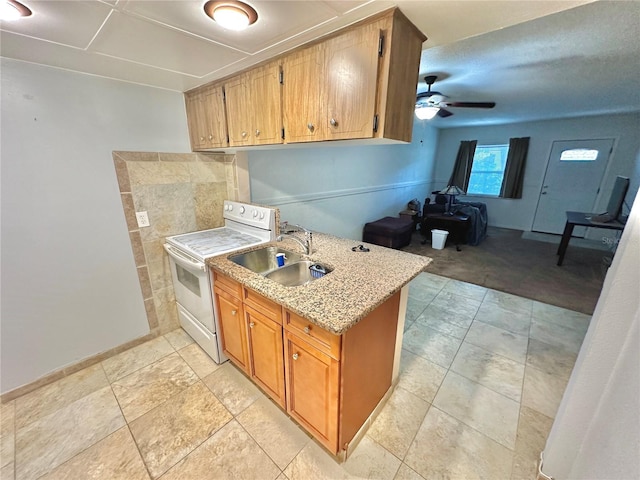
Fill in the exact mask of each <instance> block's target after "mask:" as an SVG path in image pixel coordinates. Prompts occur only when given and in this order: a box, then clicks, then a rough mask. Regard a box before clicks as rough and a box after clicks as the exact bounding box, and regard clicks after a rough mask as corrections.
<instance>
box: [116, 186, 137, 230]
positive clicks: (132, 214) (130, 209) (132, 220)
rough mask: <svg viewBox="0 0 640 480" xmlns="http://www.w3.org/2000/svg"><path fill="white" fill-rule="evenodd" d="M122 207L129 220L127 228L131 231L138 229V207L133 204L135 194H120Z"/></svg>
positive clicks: (125, 216)
mask: <svg viewBox="0 0 640 480" xmlns="http://www.w3.org/2000/svg"><path fill="white" fill-rule="evenodd" d="M120 200H121V201H122V208H123V209H124V218H125V220H126V222H127V229H128V230H129V231H130V232H131V231H133V230H137V229H138V222H137V221H136V209H135V207H134V205H133V196H132V195H131V194H130V193H122V194H121V195H120Z"/></svg>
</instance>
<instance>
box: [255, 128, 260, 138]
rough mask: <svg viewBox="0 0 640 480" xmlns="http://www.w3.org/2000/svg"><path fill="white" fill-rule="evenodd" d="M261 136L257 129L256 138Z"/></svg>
mask: <svg viewBox="0 0 640 480" xmlns="http://www.w3.org/2000/svg"><path fill="white" fill-rule="evenodd" d="M259 136H260V130H258V129H257V128H256V137H259Z"/></svg>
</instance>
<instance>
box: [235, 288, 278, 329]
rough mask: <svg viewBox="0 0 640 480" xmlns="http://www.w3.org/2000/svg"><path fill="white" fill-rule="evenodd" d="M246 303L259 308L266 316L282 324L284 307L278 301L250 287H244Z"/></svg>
mask: <svg viewBox="0 0 640 480" xmlns="http://www.w3.org/2000/svg"><path fill="white" fill-rule="evenodd" d="M244 303H246V304H247V305H250V306H251V307H253V308H255V309H256V310H258V311H259V312H260V313H261V314H262V315H264V316H265V317H267V318H269V319H271V320H273V321H274V322H276V323H278V324H279V325H282V307H281V306H280V305H278V304H277V303H275V302H272V301H271V300H269V299H268V298H265V297H263V296H262V295H260V294H258V293H256V292H254V291H253V290H251V289H249V288H245V289H244Z"/></svg>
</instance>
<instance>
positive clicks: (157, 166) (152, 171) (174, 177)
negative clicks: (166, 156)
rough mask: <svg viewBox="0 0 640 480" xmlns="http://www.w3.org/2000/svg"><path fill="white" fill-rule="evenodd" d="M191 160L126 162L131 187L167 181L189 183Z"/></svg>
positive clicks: (159, 183)
mask: <svg viewBox="0 0 640 480" xmlns="http://www.w3.org/2000/svg"><path fill="white" fill-rule="evenodd" d="M191 163H192V162H128V163H127V168H128V170H129V181H130V182H131V188H132V189H134V190H135V187H137V186H139V185H165V184H168V183H189V182H190V181H191V173H190V169H189V165H190V164H191Z"/></svg>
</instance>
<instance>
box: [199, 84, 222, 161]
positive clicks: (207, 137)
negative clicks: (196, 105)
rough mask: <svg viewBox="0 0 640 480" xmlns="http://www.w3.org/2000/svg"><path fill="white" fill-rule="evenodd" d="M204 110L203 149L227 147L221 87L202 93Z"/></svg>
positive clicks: (211, 88)
mask: <svg viewBox="0 0 640 480" xmlns="http://www.w3.org/2000/svg"><path fill="white" fill-rule="evenodd" d="M202 103H203V109H204V112H205V114H204V117H205V122H206V123H205V125H204V135H203V136H204V141H205V148H220V147H226V146H227V120H226V116H225V112H224V94H223V91H222V85H218V86H215V87H210V88H208V89H206V90H205V91H204V92H203V93H202Z"/></svg>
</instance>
